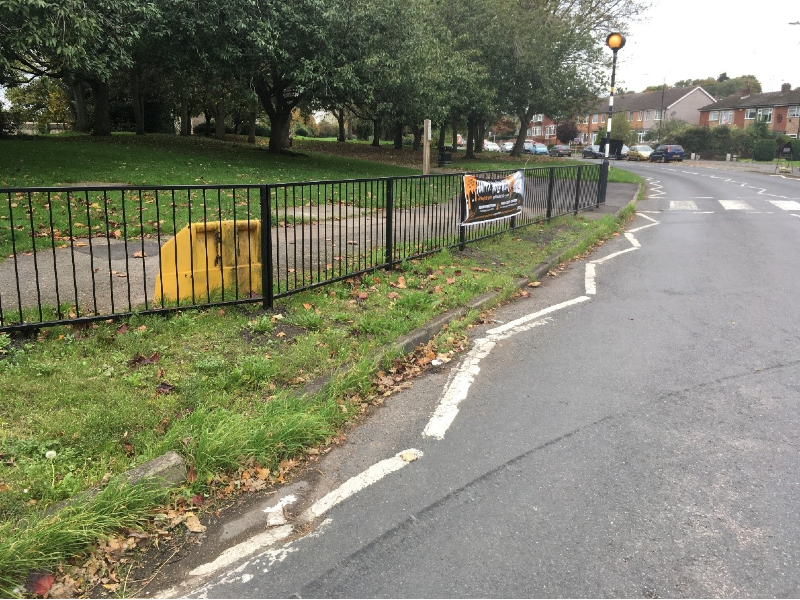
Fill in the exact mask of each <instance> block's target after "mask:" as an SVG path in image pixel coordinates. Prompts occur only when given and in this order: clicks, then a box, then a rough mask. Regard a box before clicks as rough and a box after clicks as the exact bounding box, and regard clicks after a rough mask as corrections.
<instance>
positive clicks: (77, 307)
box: [67, 191, 81, 317]
mask: <svg viewBox="0 0 800 600" xmlns="http://www.w3.org/2000/svg"><path fill="white" fill-rule="evenodd" d="M67 220H68V222H69V249H70V259H71V260H72V290H73V292H74V297H75V316H76V317H80V316H81V309H80V303H79V302H78V274H77V272H76V270H75V236H74V229H73V222H72V194H71V193H70V192H69V191H67Z"/></svg>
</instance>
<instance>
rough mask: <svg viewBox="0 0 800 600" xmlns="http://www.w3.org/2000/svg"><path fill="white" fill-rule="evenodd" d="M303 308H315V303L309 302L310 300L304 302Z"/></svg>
mask: <svg viewBox="0 0 800 600" xmlns="http://www.w3.org/2000/svg"><path fill="white" fill-rule="evenodd" d="M303 308H305V309H306V310H311V309H312V308H313V305H312V304H309V303H308V302H303Z"/></svg>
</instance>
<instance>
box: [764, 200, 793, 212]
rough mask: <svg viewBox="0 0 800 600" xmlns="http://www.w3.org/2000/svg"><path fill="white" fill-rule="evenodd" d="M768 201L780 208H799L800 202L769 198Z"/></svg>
mask: <svg viewBox="0 0 800 600" xmlns="http://www.w3.org/2000/svg"><path fill="white" fill-rule="evenodd" d="M769 202H770V204H774V205H775V206H777V207H778V208H780V209H781V210H800V202H795V201H794V200H769Z"/></svg>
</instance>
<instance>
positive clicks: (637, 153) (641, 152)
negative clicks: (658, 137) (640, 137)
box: [628, 145, 653, 161]
mask: <svg viewBox="0 0 800 600" xmlns="http://www.w3.org/2000/svg"><path fill="white" fill-rule="evenodd" d="M652 153H653V149H652V148H651V147H650V146H646V145H638V146H631V148H630V150H628V160H635V161H640V160H649V159H650V155H651V154H652Z"/></svg>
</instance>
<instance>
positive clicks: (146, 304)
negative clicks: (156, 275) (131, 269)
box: [128, 189, 158, 310]
mask: <svg viewBox="0 0 800 600" xmlns="http://www.w3.org/2000/svg"><path fill="white" fill-rule="evenodd" d="M154 193H155V194H156V198H155V201H156V203H158V190H154ZM144 205H145V203H144V202H143V201H142V190H141V189H140V190H139V237H140V238H141V244H140V247H141V249H142V257H141V259H140V260H141V261H142V287H143V288H144V309H145V310H147V309H148V308H149V307H150V299H149V297H148V295H147V261H146V260H145V257H146V255H145V250H144ZM128 280H129V281H130V274H129V276H128Z"/></svg>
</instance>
